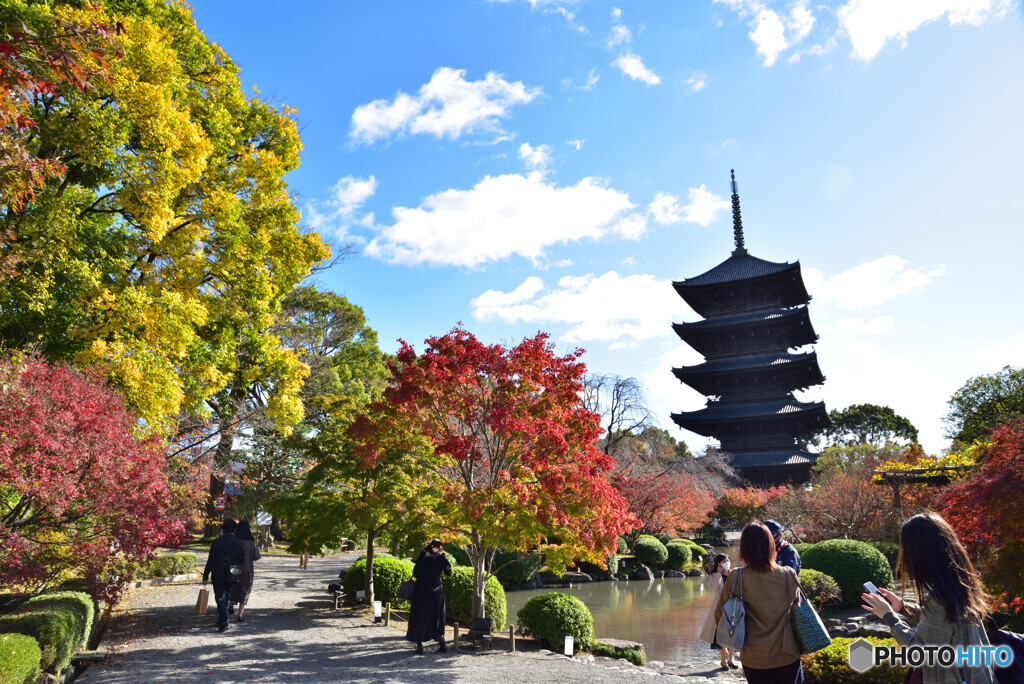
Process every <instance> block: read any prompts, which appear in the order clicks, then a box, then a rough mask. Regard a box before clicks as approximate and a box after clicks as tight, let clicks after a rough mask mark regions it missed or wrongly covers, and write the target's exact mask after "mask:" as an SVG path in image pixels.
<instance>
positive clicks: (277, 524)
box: [270, 515, 284, 541]
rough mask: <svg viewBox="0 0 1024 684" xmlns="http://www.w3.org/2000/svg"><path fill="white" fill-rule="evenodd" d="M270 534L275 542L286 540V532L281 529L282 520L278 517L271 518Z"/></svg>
mask: <svg viewBox="0 0 1024 684" xmlns="http://www.w3.org/2000/svg"><path fill="white" fill-rule="evenodd" d="M270 534H271V536H273V538H274V541H282V540H283V539H284V530H282V529H281V519H280V518H278V517H277V516H276V515H275V516H273V517H272V518H270Z"/></svg>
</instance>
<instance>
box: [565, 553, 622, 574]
mask: <svg viewBox="0 0 1024 684" xmlns="http://www.w3.org/2000/svg"><path fill="white" fill-rule="evenodd" d="M576 565H577V567H579V569H580V570H581V571H582V572H585V573H587V574H588V575H590V576H591V577H605V576H608V575H614V574H615V573H616V572H618V568H619V557H618V556H617V555H616V554H614V553H613V554H612V555H610V556H608V560H606V561H605V563H604V566H603V567H602V566H600V565H597V564H596V563H591V562H590V561H584V560H581V561H579V562H577V563H576Z"/></svg>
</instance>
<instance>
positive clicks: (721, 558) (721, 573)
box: [700, 553, 739, 670]
mask: <svg viewBox="0 0 1024 684" xmlns="http://www.w3.org/2000/svg"><path fill="white" fill-rule="evenodd" d="M730 565H731V561H730V560H729V557H728V556H726V555H725V554H724V553H720V554H718V555H717V556H715V569H714V571H713V572H712V573H711V575H710V576H709V577H708V583H709V584H710V585H711V592H712V599H711V610H709V611H708V615H707V617H706V618H704V626H703V627H702V628H701V630H700V638H701V640H702V641H706V642H708V643H709V644H711V648H715V649H719V650H720V652H721V656H722V658H721V660H722V669H723V670H728V669H729V668H732V669H736V668H737V667H739V665H737V664H736V663H735V662H734V661H733V659H732V657H733V655H735V654H734V653H733V652H732V651H730V650H729V649H727V648H725V647H724V646H719V645H718V642H717V641H716V640H715V632H716V631H717V630H718V623H717V622H716V621H715V608H716V607H717V606H718V597H719V595H720V594H721V591H722V585H723V584H725V578H726V577H728V576H729V566H730Z"/></svg>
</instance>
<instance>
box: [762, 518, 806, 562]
mask: <svg viewBox="0 0 1024 684" xmlns="http://www.w3.org/2000/svg"><path fill="white" fill-rule="evenodd" d="M764 526H765V527H767V528H768V531H769V532H771V533H772V539H774V540H775V562H776V563H778V564H779V565H785V566H786V567H788V568H793V569H794V570H796V572H797V574H800V566H801V565H802V564H803V563H802V562H801V560H800V552H799V551H797V550H796V549H795V548H793V545H792V544H790V543H789V542H788V541H786V540H785V539H783V538H782V525H780V524H779V523H777V522H775V521H774V520H765V521H764Z"/></svg>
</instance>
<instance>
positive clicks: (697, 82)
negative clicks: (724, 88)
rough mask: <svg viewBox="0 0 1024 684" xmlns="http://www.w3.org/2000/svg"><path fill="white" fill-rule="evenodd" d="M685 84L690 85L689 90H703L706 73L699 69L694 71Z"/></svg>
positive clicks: (706, 79) (706, 81)
mask: <svg viewBox="0 0 1024 684" xmlns="http://www.w3.org/2000/svg"><path fill="white" fill-rule="evenodd" d="M686 85H688V86H690V91H691V92H694V93H699V92H700V91H702V90H704V88H706V87H707V85H708V75H707V74H702V73H701V72H699V71H694V72H693V75H691V76H690V78H689V79H688V80H687V81H686Z"/></svg>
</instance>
